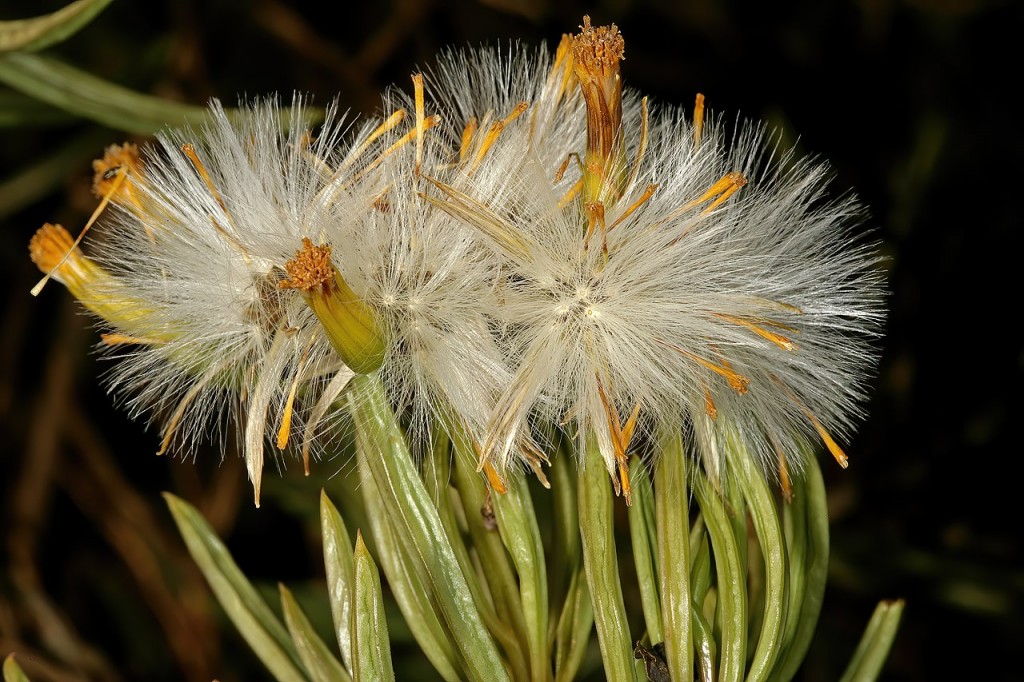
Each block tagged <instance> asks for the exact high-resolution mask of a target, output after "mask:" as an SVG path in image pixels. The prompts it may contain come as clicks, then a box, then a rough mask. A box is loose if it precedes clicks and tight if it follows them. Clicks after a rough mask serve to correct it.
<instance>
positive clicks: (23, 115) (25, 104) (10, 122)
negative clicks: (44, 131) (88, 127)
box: [0, 91, 75, 128]
mask: <svg viewBox="0 0 1024 682" xmlns="http://www.w3.org/2000/svg"><path fill="white" fill-rule="evenodd" d="M74 120H75V117H74V116H72V115H71V114H69V113H67V112H66V111H61V110H60V109H57V108H55V107H51V106H50V105H49V104H46V103H44V102H40V101H39V100H37V99H33V98H32V97H27V96H25V95H23V94H21V93H20V92H10V91H5V92H0V128H46V127H52V126H57V125H63V124H65V123H68V122H69V121H74Z"/></svg>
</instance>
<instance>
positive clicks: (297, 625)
mask: <svg viewBox="0 0 1024 682" xmlns="http://www.w3.org/2000/svg"><path fill="white" fill-rule="evenodd" d="M278 588H279V589H280V591H281V610H282V611H283V612H284V622H285V625H287V626H288V632H289V633H291V636H292V641H293V642H295V649H296V651H298V653H299V658H300V659H302V663H303V665H305V666H306V670H307V671H308V672H309V677H310V679H312V680H313V682H335V681H337V680H341V681H342V682H348V681H349V680H351V679H352V677H351V676H350V675H349V674H348V672H347V671H346V670H345V669H344V668H342V667H341V663H338V659H336V658H335V657H334V654H332V653H331V650H330V649H328V648H327V645H326V644H324V641H323V640H322V639H320V635H318V634H317V632H316V630H315V629H314V628H313V624H312V623H310V622H309V619H308V618H307V617H306V614H304V613H303V612H302V608H301V607H299V604H298V602H296V601H295V597H294V596H293V595H292V593H291V591H289V589H288V588H287V587H285V586H284V585H278Z"/></svg>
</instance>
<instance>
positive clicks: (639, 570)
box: [629, 457, 665, 644]
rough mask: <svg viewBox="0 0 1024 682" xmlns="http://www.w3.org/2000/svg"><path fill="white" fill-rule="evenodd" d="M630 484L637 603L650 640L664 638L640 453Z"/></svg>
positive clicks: (649, 499)
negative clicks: (638, 602)
mask: <svg viewBox="0 0 1024 682" xmlns="http://www.w3.org/2000/svg"><path fill="white" fill-rule="evenodd" d="M629 480H630V483H631V484H632V486H633V504H632V505H631V506H630V507H629V538H630V540H631V544H632V546H633V564H634V565H635V566H636V579H637V583H638V585H639V587H640V605H641V607H642V608H643V612H644V622H645V623H646V625H647V636H648V638H649V639H650V640H651V644H658V643H660V642H664V641H665V634H664V631H663V630H662V625H661V595H660V594H659V592H658V590H659V587H658V573H657V570H656V561H657V556H656V555H657V552H658V546H657V540H656V538H655V535H656V532H657V531H656V530H655V522H654V493H653V491H652V490H651V481H650V479H649V478H648V477H647V468H646V466H645V465H644V463H643V462H642V461H640V458H639V457H634V458H633V461H632V462H631V463H630V466H629Z"/></svg>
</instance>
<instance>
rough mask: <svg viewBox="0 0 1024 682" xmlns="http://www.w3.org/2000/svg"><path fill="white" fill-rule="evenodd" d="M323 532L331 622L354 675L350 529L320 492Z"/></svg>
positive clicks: (339, 646)
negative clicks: (351, 629)
mask: <svg viewBox="0 0 1024 682" xmlns="http://www.w3.org/2000/svg"><path fill="white" fill-rule="evenodd" d="M320 531H321V536H322V537H323V545H324V572H325V573H326V574H327V595H328V598H329V599H330V601H331V618H332V620H333V621H334V631H335V636H336V637H337V640H338V648H339V649H340V651H341V660H342V661H344V663H345V667H346V668H347V669H348V671H349V672H351V671H352V648H351V643H352V634H351V632H350V631H349V628H350V627H351V625H352V614H351V612H350V609H351V607H352V580H353V571H354V568H353V566H352V554H351V552H350V551H349V547H351V546H352V541H351V540H350V539H349V534H348V529H347V528H345V522H344V521H343V520H342V518H341V514H339V513H338V510H337V508H336V507H335V506H334V503H332V502H331V500H330V498H328V497H327V493H326V492H324V491H323V490H321V491H320Z"/></svg>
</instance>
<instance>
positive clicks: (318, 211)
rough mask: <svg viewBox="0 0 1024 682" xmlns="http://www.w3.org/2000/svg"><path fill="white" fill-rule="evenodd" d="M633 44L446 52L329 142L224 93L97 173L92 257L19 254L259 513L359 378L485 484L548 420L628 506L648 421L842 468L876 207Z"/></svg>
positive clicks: (116, 153) (49, 239)
mask: <svg viewBox="0 0 1024 682" xmlns="http://www.w3.org/2000/svg"><path fill="white" fill-rule="evenodd" d="M624 53H625V42H624V40H623V37H622V35H621V34H620V33H619V31H618V29H617V28H616V27H615V26H614V25H612V26H608V27H601V26H592V25H591V23H590V20H589V18H587V17H585V18H584V21H583V26H582V27H581V31H580V33H578V34H577V35H575V36H564V37H563V39H562V41H561V42H560V43H559V45H558V47H557V49H556V50H555V52H554V54H553V55H549V54H548V53H547V52H546V51H543V50H541V51H538V52H533V53H531V52H527V51H524V50H521V49H519V48H518V47H516V48H512V49H509V50H508V51H496V50H486V49H485V50H478V51H463V52H456V53H449V54H447V55H445V56H443V57H442V58H441V59H440V61H439V62H438V65H437V66H436V67H435V68H434V69H433V70H431V71H428V72H427V73H425V74H415V75H414V76H413V79H412V82H413V94H412V96H408V95H404V94H402V93H401V92H399V91H392V92H390V93H389V94H388V95H387V96H386V97H385V103H384V108H385V112H388V113H386V115H385V116H384V117H383V118H382V119H381V120H374V121H370V122H368V123H366V124H365V125H363V126H361V127H359V128H358V129H352V130H349V128H348V127H347V126H346V125H345V124H344V123H343V121H342V120H341V119H339V118H338V117H337V116H336V115H335V114H334V112H333V110H331V111H329V112H328V117H327V120H326V122H325V123H324V124H323V125H322V126H321V127H320V128H319V130H318V131H317V133H316V135H315V136H314V135H313V134H312V133H311V132H310V131H308V130H307V129H306V127H305V122H304V117H305V109H304V107H303V106H302V104H301V102H296V103H295V104H294V105H293V106H292V107H291V108H290V109H283V108H281V107H280V106H278V105H277V104H276V103H273V102H267V103H264V104H261V105H258V106H255V107H251V108H248V109H246V110H244V111H243V112H242V114H241V115H240V116H237V117H236V118H234V119H231V118H229V117H228V115H227V113H226V112H225V111H224V110H223V109H222V108H221V107H220V106H219V105H218V104H215V105H214V106H213V108H212V110H211V122H210V123H209V124H208V125H207V126H205V127H204V128H203V129H201V130H189V129H185V130H182V131H176V132H169V133H166V134H164V135H162V136H161V137H160V138H159V141H158V143H157V144H156V145H155V146H153V147H150V148H148V149H145V150H143V151H141V152H140V151H139V150H138V149H137V148H136V147H135V146H134V145H131V144H125V145H123V146H116V145H115V146H113V147H111V148H109V149H108V150H107V152H106V154H105V155H104V157H103V158H102V159H100V160H98V161H97V162H96V163H95V164H94V171H95V175H96V178H95V184H94V191H96V192H97V194H98V195H99V196H101V197H102V201H101V203H100V206H99V208H98V209H97V213H96V215H94V217H93V219H92V220H90V222H89V224H88V225H87V227H86V229H88V227H89V226H91V225H92V223H93V222H94V221H95V219H96V216H97V215H99V213H101V212H102V211H103V209H104V207H106V206H107V205H108V204H109V205H110V206H111V207H112V209H111V211H110V213H109V214H108V216H107V219H106V220H105V221H104V222H102V223H101V224H100V225H99V227H98V228H97V231H98V232H99V235H98V239H94V240H92V241H91V244H90V255H89V256H86V255H85V254H83V253H82V252H81V250H80V249H79V243H80V242H81V237H79V239H77V240H72V239H71V236H70V235H69V234H67V232H66V231H63V229H62V228H59V226H51V225H48V226H45V227H44V228H43V229H42V230H41V231H40V232H39V234H38V235H37V236H36V238H35V239H33V241H32V244H31V245H30V250H31V254H32V258H33V260H34V261H35V262H36V263H37V264H38V265H39V267H40V268H41V269H42V270H43V271H44V272H46V273H47V277H50V276H52V277H53V278H55V279H57V280H58V281H61V282H63V283H64V284H65V285H66V286H68V288H69V289H70V290H71V291H72V293H73V294H74V295H75V296H76V297H77V298H79V299H80V300H81V301H82V302H83V304H84V305H85V306H86V307H87V308H88V309H90V310H91V311H92V312H93V313H95V314H96V315H97V316H98V317H99V318H100V319H101V320H102V322H103V324H104V325H105V326H106V327H108V328H109V333H108V334H106V335H105V336H104V337H103V338H104V341H105V344H106V346H108V347H109V348H110V350H111V351H112V352H113V353H114V354H116V355H119V356H121V362H119V363H117V365H116V366H115V367H114V369H113V370H112V371H111V374H110V378H111V385H112V386H113V388H115V389H116V390H118V391H119V392H122V393H123V394H124V395H126V396H129V397H128V398H127V400H128V403H129V405H130V407H131V408H132V410H133V411H134V412H141V411H146V412H150V413H152V414H154V415H158V417H159V419H160V420H161V423H162V435H163V442H162V445H161V452H163V451H166V450H168V449H169V448H170V447H171V446H172V444H173V443H181V444H183V445H184V447H185V449H186V450H187V448H188V446H189V445H190V444H191V443H193V442H195V441H196V440H197V439H199V438H200V437H201V436H203V435H204V434H205V433H207V432H208V431H209V430H210V425H211V424H212V425H214V427H213V429H214V430H218V429H222V428H223V426H222V425H223V424H224V423H225V417H227V420H228V421H230V420H234V421H236V422H237V423H238V424H239V428H240V431H241V434H242V442H243V443H244V452H245V458H246V463H247V467H248V471H249V476H250V479H251V480H252V481H253V484H254V489H255V495H256V499H257V502H258V499H259V486H260V478H261V473H262V468H263V462H264V449H265V446H266V443H267V441H271V442H273V443H274V444H275V445H276V447H277V448H279V449H284V448H286V447H288V445H289V444H290V443H293V442H296V441H298V442H301V449H302V452H303V455H304V458H305V460H306V462H307V471H308V459H309V455H310V452H311V448H313V447H315V446H316V443H317V437H318V435H319V434H320V433H321V432H328V433H329V432H330V431H331V430H332V429H331V428H329V426H330V422H331V415H332V412H333V410H332V406H333V405H335V402H336V401H337V399H338V398H339V396H340V395H341V393H342V391H343V390H344V388H345V386H346V383H347V382H348V380H349V379H350V378H351V377H352V376H353V374H366V373H371V372H375V373H377V374H378V375H379V376H380V378H381V379H382V380H383V385H384V387H385V389H386V391H387V395H388V396H389V398H390V400H391V402H392V406H393V407H394V408H395V409H396V410H397V411H398V412H399V413H401V414H403V415H405V416H406V417H407V423H408V424H409V426H410V428H409V433H410V435H411V437H412V441H413V443H414V446H415V445H416V444H420V445H422V444H423V443H428V442H430V435H431V430H432V429H434V428H437V427H438V425H441V426H442V428H446V429H447V428H454V429H456V430H457V431H458V432H459V433H460V434H468V436H469V437H470V438H471V440H472V441H473V443H474V446H475V447H476V449H477V451H478V453H479V457H480V462H479V464H480V466H481V468H482V469H483V470H484V471H486V472H487V474H488V476H489V478H490V480H491V482H492V484H493V485H494V487H495V489H500V488H501V487H502V486H503V483H502V481H501V477H500V475H499V472H500V471H502V470H505V469H508V468H510V467H514V466H530V467H531V468H533V469H534V470H535V471H539V462H540V461H541V460H543V459H544V456H543V455H542V454H541V453H543V452H544V450H545V447H546V443H543V442H542V441H543V437H542V436H541V435H540V434H542V433H550V432H551V431H552V429H553V428H556V427H557V428H561V429H564V430H565V431H566V432H568V433H569V434H571V435H572V436H574V438H575V442H576V445H577V451H578V453H579V455H580V457H581V458H582V459H583V464H584V465H589V464H590V462H589V460H591V459H594V458H596V459H597V460H599V461H601V462H602V463H603V464H604V466H605V467H606V468H607V470H608V471H609V473H610V475H611V477H612V481H613V483H614V485H615V486H616V488H617V490H618V491H619V492H621V493H622V494H623V496H624V497H625V498H626V500H627V502H628V501H629V499H630V482H629V478H628V470H629V467H628V458H629V457H630V455H631V454H632V452H633V451H634V450H636V448H637V443H640V442H643V441H644V440H645V439H644V438H642V437H639V436H641V435H642V434H645V433H653V432H655V431H657V432H658V433H665V432H666V431H667V432H681V433H684V434H685V435H686V436H687V438H686V440H687V442H688V443H690V446H691V451H692V453H693V454H694V455H695V456H698V457H700V458H701V459H703V461H704V463H705V468H706V469H707V470H708V471H709V472H710V473H711V474H712V475H714V476H717V475H721V473H722V464H723V462H722V457H721V454H720V453H722V452H724V451H726V450H727V449H728V451H730V452H737V451H738V452H745V453H747V454H748V455H749V458H750V459H751V460H752V461H755V462H757V463H758V464H759V465H760V466H761V467H762V469H763V470H765V471H766V472H773V471H775V472H777V474H776V475H777V476H778V478H779V479H780V480H781V481H783V483H785V481H786V480H787V475H788V474H787V467H788V466H789V464H793V465H794V466H796V467H799V466H800V464H801V461H802V459H803V458H804V457H805V456H806V454H805V453H806V452H807V451H808V450H809V444H810V443H811V442H813V441H814V440H817V441H818V442H820V443H823V444H824V445H825V446H826V447H827V448H828V449H829V450H830V451H831V452H832V454H833V455H834V456H835V458H836V460H837V461H839V463H840V464H842V465H844V466H845V464H846V461H847V459H846V455H845V453H843V451H842V449H841V447H840V445H839V440H843V439H845V438H848V437H849V435H850V433H851V431H852V428H853V425H854V422H855V421H856V419H857V418H858V417H859V415H860V407H859V405H860V404H861V402H862V400H863V397H864V388H865V382H866V379H867V377H868V376H869V374H870V373H871V371H872V370H873V367H874V364H875V362H876V357H877V352H876V349H875V348H874V345H873V341H874V339H875V338H876V337H877V336H878V334H879V326H880V321H881V318H882V315H883V305H882V299H883V286H882V282H881V277H880V275H879V274H878V271H877V266H878V257H877V255H876V251H875V248H874V247H873V246H872V245H870V244H865V243H863V242H860V241H858V240H856V239H855V231H856V227H857V225H858V223H859V220H860V217H861V215H862V213H863V211H862V209H861V208H860V206H859V205H858V204H857V202H856V201H855V200H854V199H852V198H849V197H846V198H841V199H829V198H828V197H827V193H826V185H827V177H828V174H827V169H826V167H825V166H824V165H823V164H821V163H818V162H815V161H811V160H806V159H800V158H798V157H797V156H796V155H795V154H794V153H793V152H792V151H786V150H780V149H778V148H777V147H776V145H775V143H774V142H773V139H772V137H771V136H770V135H768V134H767V133H766V132H765V130H764V128H763V127H760V126H756V125H754V126H751V125H748V124H744V123H739V124H737V130H736V132H733V133H731V134H730V133H727V132H725V129H724V126H722V125H721V123H720V122H718V121H717V120H714V119H710V120H709V121H708V122H705V116H704V104H703V97H701V96H698V98H697V103H696V106H695V108H694V111H693V113H692V116H691V115H685V114H684V112H683V111H682V110H681V109H676V108H671V107H663V108H662V109H661V110H660V111H659V110H656V109H654V108H652V107H651V106H649V104H648V101H647V99H646V98H640V97H639V96H638V95H636V94H635V93H633V92H631V91H630V90H628V89H624V88H623V84H622V79H621V74H620V62H621V61H622V59H623V56H624ZM282 116H283V117H284V118H286V119H287V123H288V125H287V126H286V128H284V129H283V128H282V126H281V122H282ZM83 235H84V231H83ZM44 281H45V280H44ZM40 286H41V285H40ZM37 289H38V287H37ZM324 424H327V425H328V428H324V426H323V425H324ZM538 426H540V428H537V427H538ZM293 433H300V434H301V438H293V435H292V434H293ZM837 439H838V440H837ZM769 475H771V474H769Z"/></svg>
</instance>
